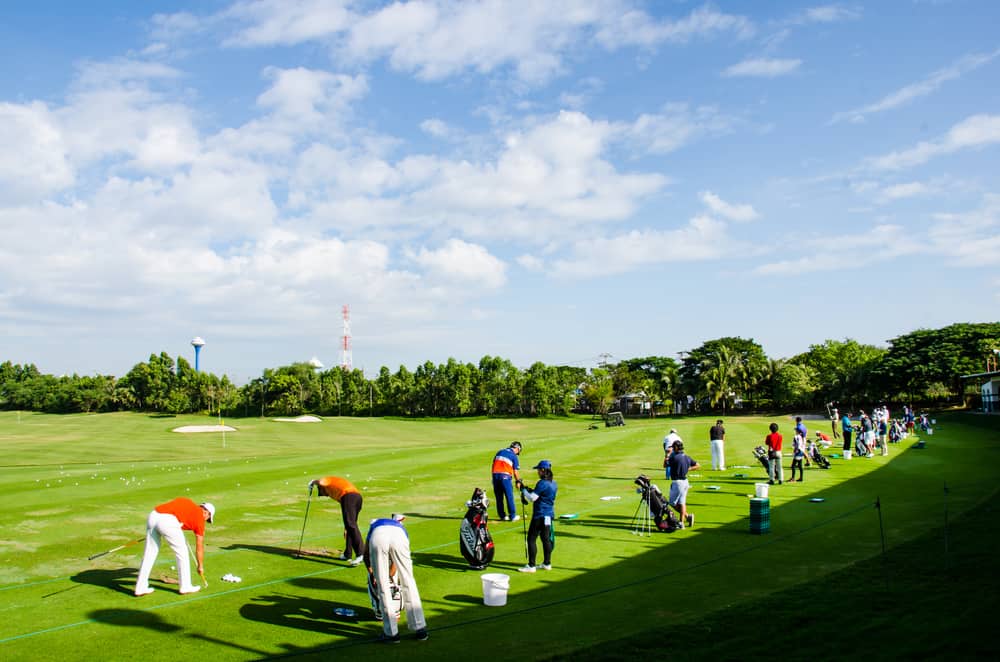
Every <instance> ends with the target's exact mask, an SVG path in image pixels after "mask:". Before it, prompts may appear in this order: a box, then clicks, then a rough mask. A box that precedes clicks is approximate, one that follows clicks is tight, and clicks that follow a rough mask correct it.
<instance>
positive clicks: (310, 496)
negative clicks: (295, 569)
mask: <svg viewBox="0 0 1000 662" xmlns="http://www.w3.org/2000/svg"><path fill="white" fill-rule="evenodd" d="M312 500H313V493H312V490H309V499H308V500H307V501H306V515H305V517H303V518H302V533H300V534H299V550H298V551H297V552H295V555H296V556H301V555H302V539H303V538H304V537H305V535H306V522H307V521H309V506H310V505H312Z"/></svg>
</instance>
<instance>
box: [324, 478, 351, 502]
mask: <svg viewBox="0 0 1000 662" xmlns="http://www.w3.org/2000/svg"><path fill="white" fill-rule="evenodd" d="M319 485H320V487H322V488H323V491H324V492H326V495H327V496H328V497H330V498H331V499H334V500H336V501H338V502H339V501H340V499H341V497H343V496H344V495H345V494H360V492H358V488H356V487H354V483H352V482H351V481H349V480H347V479H346V478H340V477H339V476H327V477H325V478H320V479H319Z"/></svg>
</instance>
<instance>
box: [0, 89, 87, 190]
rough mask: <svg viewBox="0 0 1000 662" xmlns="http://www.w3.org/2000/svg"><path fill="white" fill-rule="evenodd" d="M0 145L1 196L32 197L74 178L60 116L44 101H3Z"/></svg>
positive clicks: (72, 180)
mask: <svg viewBox="0 0 1000 662" xmlns="http://www.w3.org/2000/svg"><path fill="white" fill-rule="evenodd" d="M0 145H3V150H2V151H0V200H3V199H6V200H9V201H12V202H13V201H24V200H28V199H33V198H35V197H37V196H42V195H46V194H49V193H53V192H56V191H59V190H62V189H64V188H66V187H68V186H70V185H72V184H73V182H74V181H75V178H76V174H75V170H74V168H73V166H72V164H71V163H70V162H69V159H68V158H67V151H68V146H67V145H66V143H65V140H64V137H63V133H62V130H61V129H60V127H59V120H58V118H57V117H55V116H54V115H53V114H52V112H51V111H50V110H49V108H48V107H47V106H46V105H45V104H43V103H40V102H37V101H36V102H33V103H29V104H23V105H22V104H11V103H0Z"/></svg>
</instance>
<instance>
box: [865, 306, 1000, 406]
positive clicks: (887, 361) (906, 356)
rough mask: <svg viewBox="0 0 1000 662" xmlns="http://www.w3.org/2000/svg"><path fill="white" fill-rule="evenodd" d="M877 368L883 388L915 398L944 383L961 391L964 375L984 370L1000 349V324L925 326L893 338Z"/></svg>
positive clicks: (958, 391) (952, 389)
mask: <svg viewBox="0 0 1000 662" xmlns="http://www.w3.org/2000/svg"><path fill="white" fill-rule="evenodd" d="M889 345H890V346H889V350H888V352H886V354H885V356H884V357H882V360H881V361H880V363H879V365H878V367H877V368H875V369H874V371H873V377H875V378H876V379H877V380H878V382H879V384H880V386H881V387H882V389H883V390H885V391H887V392H889V393H892V394H895V393H905V394H907V395H910V396H911V397H912V396H913V395H915V394H920V393H925V392H927V391H928V390H930V389H931V388H932V387H933V386H934V385H935V384H944V385H945V386H946V388H947V389H948V390H949V391H951V393H952V394H958V393H960V392H961V379H960V377H961V376H962V375H967V374H973V373H976V372H983V371H984V370H985V364H986V357H987V356H990V355H991V354H993V350H995V349H1000V323H997V322H990V323H980V324H952V325H951V326H946V327H944V328H941V329H921V330H919V331H914V332H913V333H908V334H906V335H902V336H899V337H898V338H893V339H892V340H890V341H889Z"/></svg>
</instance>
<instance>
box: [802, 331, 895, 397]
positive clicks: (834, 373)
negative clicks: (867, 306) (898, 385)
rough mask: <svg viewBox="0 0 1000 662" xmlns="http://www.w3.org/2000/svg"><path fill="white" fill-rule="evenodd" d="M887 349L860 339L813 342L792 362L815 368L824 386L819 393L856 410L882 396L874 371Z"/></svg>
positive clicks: (817, 376) (818, 379) (818, 378)
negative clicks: (862, 341)
mask: <svg viewBox="0 0 1000 662" xmlns="http://www.w3.org/2000/svg"><path fill="white" fill-rule="evenodd" d="M885 352H886V350H884V349H882V348H880V347H875V346H874V345H864V344H862V343H859V342H858V341H856V340H851V339H846V340H826V341H824V342H823V343H821V344H819V345H810V346H809V350H808V351H806V352H805V353H803V354H799V355H797V356H795V357H792V358H791V359H789V362H790V363H795V364H797V365H805V366H809V367H810V368H812V369H813V371H814V372H815V374H816V379H817V381H818V383H819V384H820V385H821V386H820V388H819V389H818V392H819V394H820V395H821V396H822V398H823V399H824V400H825V401H826V402H843V403H845V404H847V405H849V407H850V408H851V409H854V408H855V407H856V405H858V404H860V403H865V402H871V401H872V400H874V399H877V398H879V397H881V393H880V389H879V388H878V387H877V386H876V385H875V384H874V382H873V381H872V371H873V370H874V369H875V367H876V366H877V365H878V363H879V361H881V360H882V357H883V356H884V355H885Z"/></svg>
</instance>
